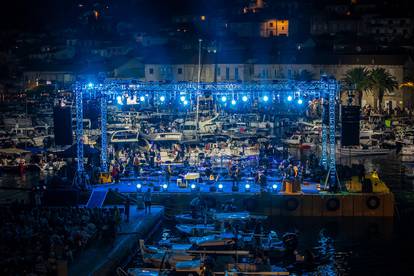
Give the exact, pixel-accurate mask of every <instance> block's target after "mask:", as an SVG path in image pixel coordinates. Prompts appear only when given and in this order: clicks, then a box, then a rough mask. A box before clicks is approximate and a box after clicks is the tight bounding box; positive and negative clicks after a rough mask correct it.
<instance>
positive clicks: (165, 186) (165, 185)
mask: <svg viewBox="0 0 414 276" xmlns="http://www.w3.org/2000/svg"><path fill="white" fill-rule="evenodd" d="M167 188H168V185H167V184H166V183H164V184H163V185H162V189H163V190H164V191H166V190H167Z"/></svg>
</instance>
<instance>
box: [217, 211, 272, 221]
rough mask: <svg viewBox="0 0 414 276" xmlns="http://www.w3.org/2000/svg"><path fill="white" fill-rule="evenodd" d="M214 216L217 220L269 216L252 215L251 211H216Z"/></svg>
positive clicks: (260, 218)
mask: <svg viewBox="0 0 414 276" xmlns="http://www.w3.org/2000/svg"><path fill="white" fill-rule="evenodd" d="M213 218H214V219H215V220H217V221H220V222H223V221H234V220H249V219H256V220H265V219H267V216H260V215H252V214H250V213H249V212H232V213H216V214H214V216H213Z"/></svg>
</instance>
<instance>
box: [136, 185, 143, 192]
mask: <svg viewBox="0 0 414 276" xmlns="http://www.w3.org/2000/svg"><path fill="white" fill-rule="evenodd" d="M141 189H142V185H141V184H140V183H138V184H137V192H141Z"/></svg>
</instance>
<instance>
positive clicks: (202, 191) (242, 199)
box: [93, 181, 394, 217]
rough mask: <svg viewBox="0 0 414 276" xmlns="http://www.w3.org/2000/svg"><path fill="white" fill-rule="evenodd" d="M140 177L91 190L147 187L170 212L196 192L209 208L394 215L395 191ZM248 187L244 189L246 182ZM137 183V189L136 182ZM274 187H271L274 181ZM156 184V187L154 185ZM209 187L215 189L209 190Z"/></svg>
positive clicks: (136, 193)
mask: <svg viewBox="0 0 414 276" xmlns="http://www.w3.org/2000/svg"><path fill="white" fill-rule="evenodd" d="M141 183H142V182H139V181H122V182H120V183H111V184H104V185H95V186H94V187H93V189H94V190H108V191H109V190H112V191H115V192H119V193H121V194H129V195H130V196H132V197H133V198H137V199H138V201H139V200H140V198H141V197H142V194H143V192H145V191H146V190H147V189H148V188H151V191H152V200H153V202H154V203H156V204H160V205H163V206H165V208H166V210H168V213H169V215H174V214H178V213H182V212H186V211H189V210H190V206H189V203H190V202H191V200H192V199H193V198H194V197H196V196H202V197H203V198H205V199H206V200H207V201H208V202H209V207H210V208H215V209H220V208H221V207H222V206H223V204H226V203H227V202H229V201H233V204H234V206H235V207H237V209H239V210H247V211H251V212H254V213H257V214H265V215H269V216H313V217H324V216H327V217H335V216H336V217H364V216H373V217H392V216H393V215H394V195H393V194H392V193H349V192H339V193H328V192H324V191H320V190H319V189H318V184H317V183H309V184H307V185H302V186H301V191H300V192H296V193H294V192H289V193H286V192H281V187H282V184H281V183H280V182H271V183H272V184H269V185H268V186H267V187H266V188H265V189H263V190H262V191H261V188H260V186H259V185H257V184H253V183H252V182H246V181H242V182H240V183H239V187H240V188H239V190H238V191H233V190H232V183H231V182H220V183H221V184H222V185H223V189H222V190H220V189H218V184H217V183H216V184H212V185H207V184H200V183H199V184H197V187H196V189H191V187H187V188H179V187H178V186H177V184H176V183H172V182H171V183H169V185H168V187H167V189H163V188H162V185H163V183H159V184H152V185H148V184H141ZM247 183H249V185H250V189H249V190H247V191H246V187H245V186H246V184H247ZM137 184H140V185H142V186H141V189H140V190H138V189H137V187H136V185H137ZM274 184H275V185H277V189H273V185H274ZM154 187H157V188H154ZM211 187H215V189H213V190H210V189H211Z"/></svg>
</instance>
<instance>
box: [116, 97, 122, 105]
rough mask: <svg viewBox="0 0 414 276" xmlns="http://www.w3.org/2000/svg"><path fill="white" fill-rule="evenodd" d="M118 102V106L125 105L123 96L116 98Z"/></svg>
mask: <svg viewBox="0 0 414 276" xmlns="http://www.w3.org/2000/svg"><path fill="white" fill-rule="evenodd" d="M116 102H117V104H119V105H123V104H124V103H123V102H122V97H121V96H117V97H116Z"/></svg>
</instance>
